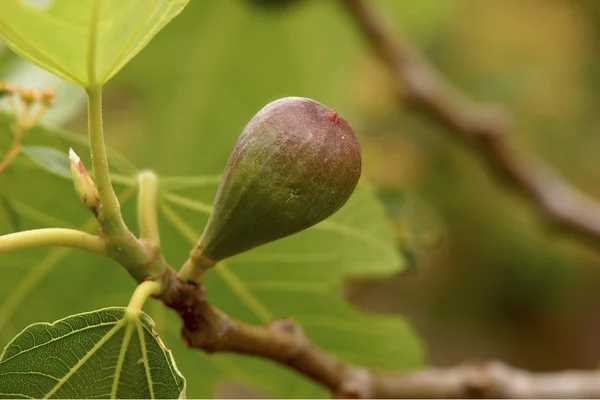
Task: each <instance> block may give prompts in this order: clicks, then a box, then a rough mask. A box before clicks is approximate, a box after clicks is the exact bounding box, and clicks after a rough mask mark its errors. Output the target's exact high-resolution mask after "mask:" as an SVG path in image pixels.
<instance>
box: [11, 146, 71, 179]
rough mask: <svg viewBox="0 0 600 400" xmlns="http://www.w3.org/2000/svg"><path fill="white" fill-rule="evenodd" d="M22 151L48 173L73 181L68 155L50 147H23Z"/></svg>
mask: <svg viewBox="0 0 600 400" xmlns="http://www.w3.org/2000/svg"><path fill="white" fill-rule="evenodd" d="M21 151H22V152H23V153H24V154H26V155H27V156H29V158H30V159H31V160H32V161H33V162H35V163H36V164H38V165H39V166H40V167H42V168H44V169H45V170H47V171H48V172H50V173H53V174H56V175H58V176H60V177H63V178H67V179H71V168H70V166H69V156H68V155H67V153H65V152H62V151H60V150H58V149H56V148H54V147H49V146H21Z"/></svg>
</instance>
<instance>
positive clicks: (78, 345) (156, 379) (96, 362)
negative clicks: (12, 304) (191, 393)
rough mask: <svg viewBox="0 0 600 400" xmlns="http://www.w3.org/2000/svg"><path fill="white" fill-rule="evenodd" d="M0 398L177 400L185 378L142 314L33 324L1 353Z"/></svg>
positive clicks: (110, 311)
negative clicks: (172, 399)
mask: <svg viewBox="0 0 600 400" xmlns="http://www.w3.org/2000/svg"><path fill="white" fill-rule="evenodd" d="M0 397H1V398H15V397H28V398H65V399H66V398H109V397H110V398H144V399H146V398H152V399H154V398H180V397H185V379H184V378H183V376H182V375H181V373H180V372H179V370H178V369H177V366H176V365H175V361H174V360H173V357H172V355H171V352H170V351H169V350H168V349H167V348H166V347H165V346H164V344H163V343H162V341H161V340H160V338H159V337H158V334H157V333H156V332H155V331H154V322H153V321H152V320H151V319H150V317H148V315H146V314H144V313H143V312H136V311H128V310H127V309H126V308H122V307H112V308H105V309H102V310H97V311H91V312H87V313H82V314H78V315H72V316H70V317H67V318H64V319H61V320H58V321H56V322H54V323H52V324H48V323H35V324H33V325H30V326H28V327H27V328H25V330H23V331H22V332H21V333H20V334H19V335H18V336H17V337H15V338H14V339H13V340H12V341H11V342H10V343H9V344H8V345H7V346H6V348H5V349H4V352H3V353H2V355H1V356H0Z"/></svg>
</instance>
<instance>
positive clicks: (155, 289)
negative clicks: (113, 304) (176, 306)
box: [127, 280, 162, 311]
mask: <svg viewBox="0 0 600 400" xmlns="http://www.w3.org/2000/svg"><path fill="white" fill-rule="evenodd" d="M161 291H162V284H161V283H160V282H159V281H151V280H149V281H144V282H142V283H140V284H139V285H138V286H137V287H136V288H135V291H134V292H133V295H132V296H131V300H130V301H129V305H128V306H127V308H128V309H129V310H135V311H141V309H142V307H144V303H145V302H146V300H147V299H148V297H150V296H153V295H158V294H160V292H161Z"/></svg>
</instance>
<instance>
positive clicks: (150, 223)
mask: <svg viewBox="0 0 600 400" xmlns="http://www.w3.org/2000/svg"><path fill="white" fill-rule="evenodd" d="M138 186H139V191H138V223H139V225H140V238H141V239H143V240H145V241H146V242H147V243H148V244H149V245H150V246H152V247H153V248H154V249H159V248H160V231H159V228H158V203H157V199H158V176H157V175H156V174H155V173H154V172H152V171H142V172H140V174H139V175H138Z"/></svg>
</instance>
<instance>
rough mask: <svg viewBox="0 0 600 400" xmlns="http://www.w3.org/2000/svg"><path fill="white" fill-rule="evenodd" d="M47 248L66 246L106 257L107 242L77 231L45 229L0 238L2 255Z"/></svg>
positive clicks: (98, 237)
mask: <svg viewBox="0 0 600 400" xmlns="http://www.w3.org/2000/svg"><path fill="white" fill-rule="evenodd" d="M47 246H64V247H71V248H76V249H80V250H84V251H87V252H88V253H93V254H97V255H100V256H106V255H107V250H106V242H105V240H104V239H103V238H102V237H100V236H95V235H91V234H89V233H87V232H83V231H80V230H77V229H64V228H45V229H33V230H28V231H22V232H15V233H9V234H8V235H3V236H0V254H2V253H8V252H10V251H17V250H26V249H33V248H39V247H47Z"/></svg>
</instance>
